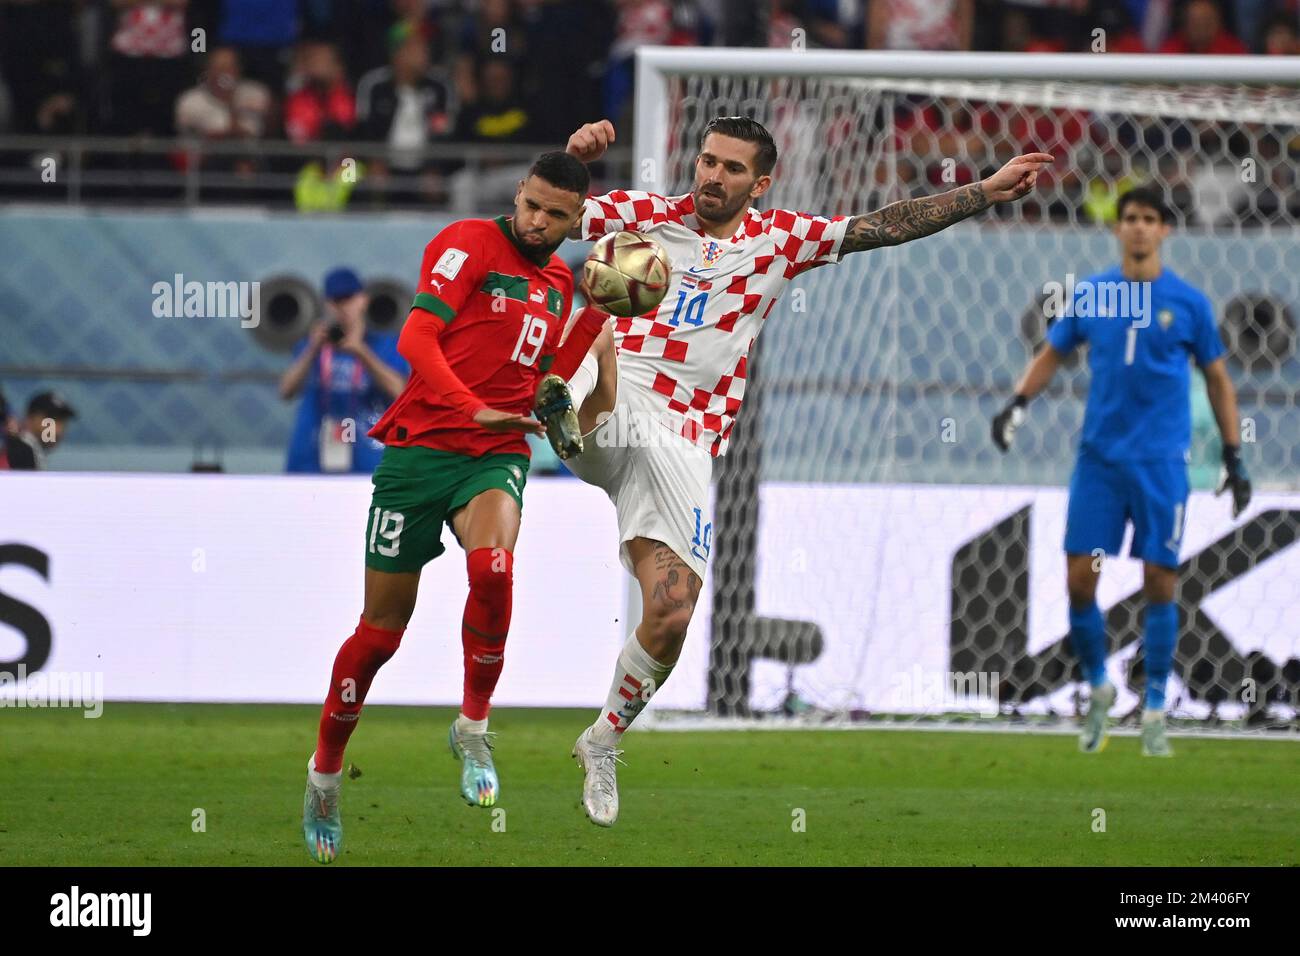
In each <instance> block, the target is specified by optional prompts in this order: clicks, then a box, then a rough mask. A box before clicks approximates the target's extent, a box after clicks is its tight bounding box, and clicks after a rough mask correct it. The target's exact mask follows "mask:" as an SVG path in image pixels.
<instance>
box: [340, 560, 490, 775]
mask: <svg viewBox="0 0 1300 956" xmlns="http://www.w3.org/2000/svg"><path fill="white" fill-rule="evenodd" d="M466 563H467V564H468V566H469V599H468V600H466V602H465V616H464V618H463V619H462V622H461V643H462V644H463V646H464V649H465V697H464V702H463V704H462V706H461V713H463V714H464V715H465V716H466V717H468V718H469V719H470V720H485V719H486V718H487V715H488V710H489V708H490V706H491V700H492V691H493V690H495V689H496V686H497V679H498V678H499V677H500V676H501V664H502V659H503V654H504V651H505V646H506V634H507V633H508V632H509V630H510V597H511V589H512V587H513V584H514V556H513V555H512V554H511V553H510V552H509V551H507V550H506V549H505V548H478V549H476V550H474V551H471V552H470V553H469V554H468V555H467V561H466ZM403 633H405V629H403V630H401V631H385V630H383V629H382V628H378V627H373V626H372V625H370V624H367V623H366V622H365V621H364V620H362V621H360V622H358V623H357V629H356V631H354V632H353V634H352V636H351V637H349V638H348V639H347V640H346V641H344V643H343V646H342V647H341V648H339V652H338V655H337V656H336V657H335V658H334V672H333V674H332V675H331V676H330V689H329V695H328V696H327V697H326V698H325V706H324V707H322V708H321V715H320V730H319V732H318V734H317V738H316V771H317V772H318V773H338V772H339V771H340V770H342V769H343V750H344V748H345V747H347V744H348V738H349V737H351V736H352V731H353V729H354V728H355V727H356V725H357V718H358V717H360V716H361V706H362V704H364V703H365V701H366V694H367V693H368V692H369V691H370V682H371V681H373V680H374V679H375V674H377V673H379V668H381V667H383V666H384V664H385V663H387V662H388V659H389V658H391V657H392V656H393V655H394V654H395V653H397V648H398V645H400V644H401V642H402V634H403Z"/></svg>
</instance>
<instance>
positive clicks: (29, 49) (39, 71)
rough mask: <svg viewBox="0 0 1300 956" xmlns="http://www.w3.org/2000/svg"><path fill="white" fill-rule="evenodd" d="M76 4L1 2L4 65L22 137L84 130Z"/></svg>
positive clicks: (51, 0) (57, 0) (0, 47)
mask: <svg viewBox="0 0 1300 956" xmlns="http://www.w3.org/2000/svg"><path fill="white" fill-rule="evenodd" d="M76 17H77V10H76V4H75V3H73V2H72V0H47V2H44V3H18V2H13V0H10V2H8V3H0V66H3V72H4V78H5V79H4V84H3V85H5V86H7V87H8V88H9V93H10V97H11V99H12V103H11V107H10V108H11V110H12V119H11V126H12V128H13V131H14V132H17V133H37V134H45V135H60V136H61V135H68V134H71V133H76V132H79V131H80V130H81V129H82V128H83V126H84V119H85V118H84V115H83V113H84V103H83V99H82V82H83V80H82V66H81V60H80V57H79V55H78V42H77V41H78V37H77V34H76V30H75V27H76Z"/></svg>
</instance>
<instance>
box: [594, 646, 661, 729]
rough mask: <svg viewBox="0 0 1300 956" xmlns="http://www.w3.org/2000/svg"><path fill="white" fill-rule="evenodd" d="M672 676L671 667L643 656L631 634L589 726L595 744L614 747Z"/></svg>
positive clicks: (643, 650)
mask: <svg viewBox="0 0 1300 956" xmlns="http://www.w3.org/2000/svg"><path fill="white" fill-rule="evenodd" d="M672 672H673V668H672V665H670V664H660V663H659V662H658V661H657V660H655V659H654V658H653V657H651V656H650V655H649V654H647V653H646V651H645V648H643V647H642V646H641V642H640V641H638V640H637V639H636V631H635V630H633V631H632V633H631V634H629V635H628V638H627V641H626V643H624V645H623V650H622V651H621V652H619V655H618V664H617V666H616V667H615V668H614V680H613V682H612V683H611V684H610V687H609V695H608V696H607V697H606V698H605V707H604V709H603V710H602V711H601V712H600V717H598V718H597V719H596V723H595V724H593V725H592V730H591V736H592V737H593V738H594V739H595V741H596V742H597V743H600V744H604V745H606V746H607V747H613V746H615V745H616V744H617V743H618V741H619V738H621V737H622V736H623V731H625V730H627V728H628V725H629V724H631V723H632V721H634V720H636V718H637V715H638V714H639V713H641V711H643V710H645V705H646V703H647V702H648V701H649V700H650V698H651V697H652V696H653V695H654V693H655V691H657V690H658V689H659V688H660V687H662V686H663V684H664V681H666V680H667V679H668V675H669V674H671V673H672Z"/></svg>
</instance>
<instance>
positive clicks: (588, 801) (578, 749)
mask: <svg viewBox="0 0 1300 956" xmlns="http://www.w3.org/2000/svg"><path fill="white" fill-rule="evenodd" d="M591 731H592V728H590V727H588V728H587V729H586V730H584V731H583V732H582V736H580V737H579V738H578V742H577V743H575V744H574V745H573V757H574V759H575V760H577V761H578V766H579V767H581V768H582V772H583V773H585V774H586V775H587V776H586V779H585V780H583V782H582V808H583V809H584V810H586V811H587V818H588V819H589V820H591V822H592V823H594V824H596V826H599V827H612V826H613V825H614V821H615V820H617V819H618V776H617V773H618V767H617V765H618V764H621V763H623V761H622V760H619V759H618V758H619V756H620V755H621V754H622V753H623V751H621V750H615V749H614V748H613V747H609V746H606V745H605V744H601V743H597V742H596V741H594V740H592V739H591ZM623 766H625V767H626V766H627V764H625V763H623Z"/></svg>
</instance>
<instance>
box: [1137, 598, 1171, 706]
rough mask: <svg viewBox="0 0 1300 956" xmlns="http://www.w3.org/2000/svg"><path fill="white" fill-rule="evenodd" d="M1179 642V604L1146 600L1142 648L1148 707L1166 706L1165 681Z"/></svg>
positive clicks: (1146, 704)
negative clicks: (1145, 620) (1147, 601)
mask: <svg viewBox="0 0 1300 956" xmlns="http://www.w3.org/2000/svg"><path fill="white" fill-rule="evenodd" d="M1177 643H1178V605H1176V604H1174V603H1173V602H1172V601H1169V602H1167V603H1165V604H1154V603H1148V604H1147V622H1146V630H1145V632H1144V633H1143V636H1142V651H1143V653H1144V654H1145V655H1146V671H1147V692H1146V702H1145V703H1144V704H1143V706H1144V707H1145V708H1146V709H1147V710H1164V709H1165V683H1166V681H1168V679H1169V671H1170V670H1171V669H1172V668H1173V666H1174V646H1175V645H1176V644H1177Z"/></svg>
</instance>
